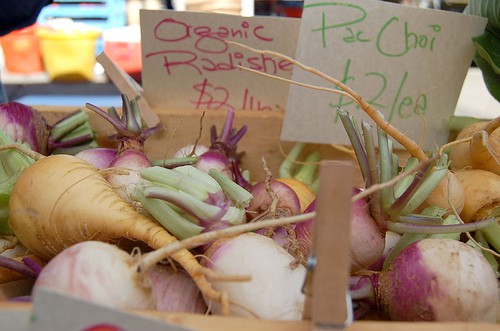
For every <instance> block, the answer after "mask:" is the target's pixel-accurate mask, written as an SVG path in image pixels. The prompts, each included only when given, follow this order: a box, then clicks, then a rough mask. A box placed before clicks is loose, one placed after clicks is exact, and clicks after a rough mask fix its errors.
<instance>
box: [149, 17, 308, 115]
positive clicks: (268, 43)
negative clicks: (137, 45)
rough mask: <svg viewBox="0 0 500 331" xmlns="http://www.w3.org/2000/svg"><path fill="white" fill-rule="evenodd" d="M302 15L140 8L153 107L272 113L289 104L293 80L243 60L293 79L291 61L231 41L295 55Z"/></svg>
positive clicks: (150, 98)
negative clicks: (284, 79) (280, 78)
mask: <svg viewBox="0 0 500 331" xmlns="http://www.w3.org/2000/svg"><path fill="white" fill-rule="evenodd" d="M299 23H300V20H299V19H293V18H283V17H281V18H278V17H241V16H235V15H225V14H215V13H200V12H178V11H172V10H141V40H142V61H143V76H142V80H143V87H144V93H143V94H144V96H145V98H146V99H147V100H148V103H149V105H150V106H151V107H152V108H168V109H185V108H186V109H201V110H210V109H224V110H226V109H227V108H228V107H230V108H233V109H235V110H255V111H273V110H283V109H284V108H285V106H286V102H287V96H288V89H289V86H288V84H287V83H283V82H279V81H276V80H273V79H263V78H262V77H260V76H258V75H255V74H253V73H248V72H243V71H242V70H241V69H240V68H238V65H241V66H245V67H249V68H251V69H254V70H258V71H260V72H264V73H268V74H272V75H279V76H283V77H291V74H292V70H293V65H291V63H290V62H288V61H286V60H283V59H279V58H276V57H273V56H269V55H261V54H255V53H253V52H251V51H248V50H244V49H237V48H236V47H230V45H228V44H226V42H225V41H226V40H232V41H235V42H238V43H242V44H245V45H248V46H251V47H254V48H259V49H271V50H275V51H279V52H281V53H283V54H286V55H289V56H293V55H294V54H295V47H296V46H297V38H298V32H299Z"/></svg>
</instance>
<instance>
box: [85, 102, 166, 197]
mask: <svg viewBox="0 0 500 331" xmlns="http://www.w3.org/2000/svg"><path fill="white" fill-rule="evenodd" d="M86 106H87V108H89V109H90V110H92V111H94V112H96V113H97V114H99V115H100V116H101V117H103V118H104V119H106V120H107V121H108V122H109V123H110V124H111V125H113V127H114V128H115V129H116V131H117V134H116V135H115V136H114V139H117V140H118V142H119V143H118V149H117V151H116V155H115V157H114V158H113V159H111V160H110V161H109V165H108V167H110V168H112V167H117V168H126V169H129V170H131V171H129V172H128V173H127V174H117V173H112V172H110V173H108V174H107V176H106V180H107V181H108V182H109V183H110V184H111V186H113V187H114V188H115V190H116V191H117V192H118V194H119V195H120V196H121V197H122V198H123V199H124V200H126V201H128V202H129V203H132V202H133V200H132V199H131V198H130V193H131V192H132V190H133V189H134V186H135V185H137V184H138V183H140V182H141V179H140V175H139V174H138V172H137V171H138V170H141V169H144V168H148V167H151V166H152V163H151V161H150V160H149V158H148V157H147V156H146V154H145V153H144V142H145V141H146V139H147V138H148V137H149V136H151V135H152V134H153V133H154V132H156V131H157V130H159V129H160V128H161V127H160V126H157V127H153V128H143V125H142V118H141V113H140V109H139V108H138V107H139V106H138V104H137V100H135V99H132V100H129V99H128V97H127V96H126V95H125V94H122V115H121V117H120V116H119V114H118V113H117V112H116V110H115V109H114V107H110V108H109V109H108V111H107V112H106V111H104V110H102V109H101V108H99V107H97V106H95V105H92V104H87V105H86ZM94 152H95V153H103V150H102V149H98V150H96V151H94ZM87 153H90V152H87ZM104 153H105V152H104ZM104 156H105V157H109V155H106V154H105V155H104ZM106 162H107V161H106ZM97 165H99V164H97ZM134 170H135V171H134Z"/></svg>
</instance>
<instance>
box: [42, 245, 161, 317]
mask: <svg viewBox="0 0 500 331" xmlns="http://www.w3.org/2000/svg"><path fill="white" fill-rule="evenodd" d="M137 258H138V257H135V258H134V257H132V256H130V255H129V254H128V253H127V252H125V251H124V250H121V249H119V248H118V247H116V246H115V245H112V244H108V243H104V242H100V241H85V242H80V243H77V244H74V245H72V246H71V247H68V248H67V249H64V250H63V251H61V252H60V253H59V254H57V255H56V256H55V257H54V258H53V259H52V260H50V261H49V263H47V265H45V266H44V268H43V269H42V271H41V272H40V274H39V275H38V277H37V279H36V281H35V284H34V288H33V290H34V292H35V293H36V290H37V289H40V288H49V289H51V290H56V291H58V292H62V293H65V294H67V295H71V296H76V297H78V298H80V299H83V300H87V301H92V302H95V303H98V304H101V305H105V306H109V307H113V308H117V309H132V308H136V309H154V308H155V307H156V299H155V295H154V291H153V288H152V285H151V281H150V279H149V278H148V277H147V276H146V275H145V274H144V273H138V272H137V271H136V270H135V269H134V268H132V267H131V266H132V265H133V263H134V262H135V259H137Z"/></svg>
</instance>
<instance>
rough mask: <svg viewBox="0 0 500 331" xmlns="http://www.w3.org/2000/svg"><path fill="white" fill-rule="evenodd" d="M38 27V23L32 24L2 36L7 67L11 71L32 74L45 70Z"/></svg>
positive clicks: (0, 39) (1, 41) (0, 41)
mask: <svg viewBox="0 0 500 331" xmlns="http://www.w3.org/2000/svg"><path fill="white" fill-rule="evenodd" d="M36 29H37V27H36V25H32V26H30V27H27V28H24V29H20V30H16V31H13V32H11V33H9V34H7V35H5V36H3V37H2V38H0V43H1V45H2V51H3V54H4V58H5V67H6V69H7V70H8V71H9V72H12V73H23V74H32V73H39V72H43V71H44V67H43V62H42V55H41V52H40V42H39V39H38V36H37V34H36Z"/></svg>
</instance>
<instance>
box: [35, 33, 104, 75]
mask: <svg viewBox="0 0 500 331" xmlns="http://www.w3.org/2000/svg"><path fill="white" fill-rule="evenodd" d="M38 36H39V37H40V49H41V52H42V59H43V63H44V66H45V70H46V71H47V73H48V75H49V76H50V77H51V79H52V80H57V81H81V80H93V78H94V66H95V64H96V59H95V50H96V46H97V39H98V38H99V37H100V36H101V31H100V30H95V29H82V30H57V29H51V28H40V29H39V30H38Z"/></svg>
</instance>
